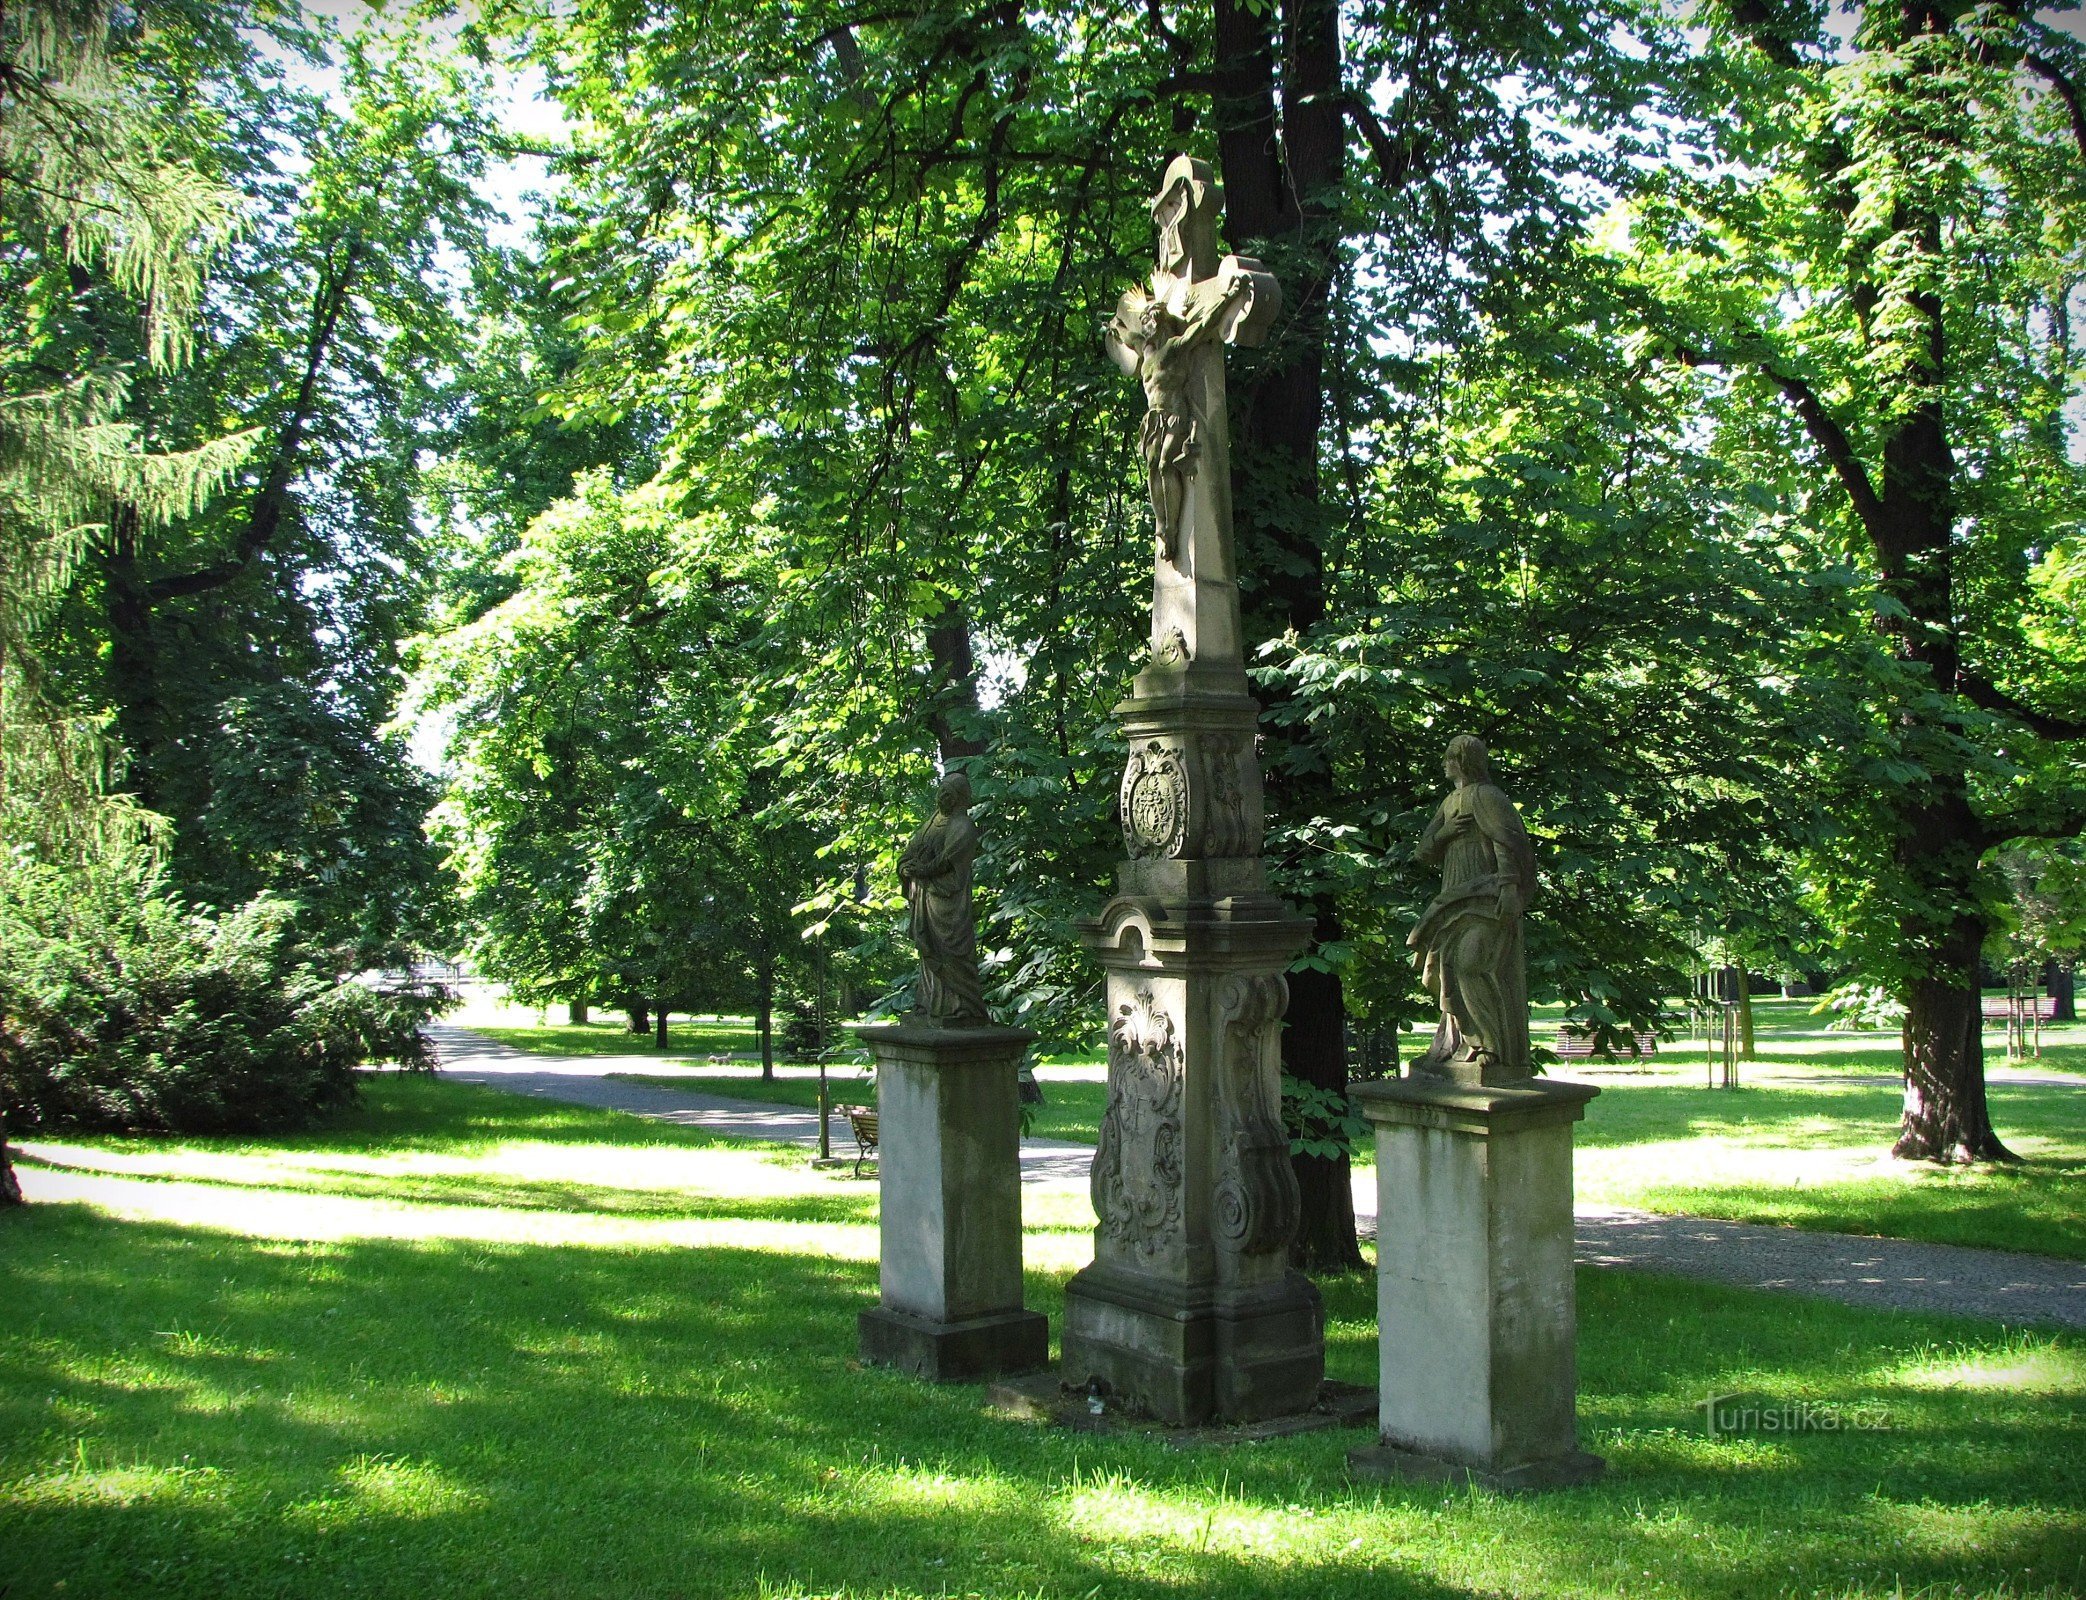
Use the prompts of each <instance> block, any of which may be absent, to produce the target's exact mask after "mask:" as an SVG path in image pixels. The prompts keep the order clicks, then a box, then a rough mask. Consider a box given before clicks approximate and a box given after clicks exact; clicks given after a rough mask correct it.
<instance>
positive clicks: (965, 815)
mask: <svg viewBox="0 0 2086 1600" xmlns="http://www.w3.org/2000/svg"><path fill="white" fill-rule="evenodd" d="M970 805H971V783H970V779H969V778H968V777H966V776H965V775H964V774H963V773H961V772H952V773H950V774H948V775H947V776H946V777H944V778H943V779H942V780H941V783H940V784H939V785H938V786H937V788H936V791H935V809H934V815H933V816H932V817H931V818H929V819H928V821H927V823H926V825H925V826H923V827H922V828H921V829H920V831H919V832H918V833H916V834H914V835H913V838H912V840H911V842H910V843H908V844H907V845H906V847H905V850H904V852H903V853H902V854H901V855H900V856H899V858H898V871H899V876H900V877H901V878H902V879H903V881H904V884H905V899H906V906H907V909H908V911H909V912H910V914H911V921H912V936H913V945H914V947H915V948H916V949H917V950H918V951H919V953H920V977H919V984H918V987H917V989H916V990H915V998H916V999H917V1001H918V1005H917V1006H916V1007H915V1009H914V1010H912V1011H910V1012H908V1013H907V1014H906V1015H905V1016H904V1017H902V1018H901V1019H900V1020H899V1021H897V1022H895V1023H881V1024H869V1025H866V1026H863V1027H860V1028H858V1029H857V1030H856V1032H857V1033H858V1034H859V1035H860V1037H861V1038H862V1040H863V1042H864V1043H866V1044H867V1045H868V1046H869V1048H870V1050H871V1051H873V1052H874V1053H875V1056H876V1063H877V1072H876V1101H877V1144H878V1150H879V1155H878V1161H877V1183H878V1187H879V1191H880V1195H879V1199H880V1205H879V1211H878V1228H879V1245H880V1249H879V1261H878V1269H877V1275H878V1281H879V1287H880V1290H881V1293H880V1297H879V1300H878V1303H877V1304H876V1305H875V1306H874V1307H872V1308H870V1309H869V1310H866V1311H864V1312H862V1313H861V1316H860V1318H859V1328H860V1337H861V1351H862V1359H863V1360H864V1361H868V1362H872V1363H875V1364H878V1365H882V1366H891V1367H898V1368H900V1369H901V1370H903V1371H906V1372H911V1373H915V1374H917V1375H919V1376H920V1377H923V1378H931V1379H933V1380H935V1381H936V1382H944V1383H948V1382H963V1381H968V1380H971V1379H977V1378H987V1377H993V1376H996V1375H999V1374H1002V1373H1014V1372H1029V1371H1033V1370H1034V1369H1036V1368H1038V1367H1041V1366H1043V1365H1044V1364H1045V1363H1046V1362H1048V1361H1049V1359H1050V1329H1049V1325H1048V1323H1047V1322H1046V1321H1045V1320H1044V1317H1043V1314H1042V1313H1041V1312H1038V1311H1030V1310H1027V1309H1025V1308H1024V1307H1023V1305H1022V1303H1021V1109H1020V1104H1019V1088H1018V1083H1017V1074H1018V1072H1019V1070H1020V1066H1021V1056H1022V1052H1023V1050H1024V1049H1026V1048H1027V1046H1028V1045H1029V1043H1030V1042H1031V1041H1032V1040H1033V1039H1034V1038H1035V1035H1034V1034H1032V1033H1029V1032H1028V1031H1027V1030H1025V1029H1022V1028H998V1027H994V1026H993V1024H992V1019H991V1017H990V1016H989V1015H988V1014H987V1012H986V1010H985V991H984V986H983V984H982V983H981V982H980V981H979V977H978V923H977V911H976V908H975V907H974V906H973V905H972V903H971V864H972V862H974V861H975V860H976V859H977V855H978V830H977V827H976V825H975V824H974V823H973V822H972V821H971V814H970Z"/></svg>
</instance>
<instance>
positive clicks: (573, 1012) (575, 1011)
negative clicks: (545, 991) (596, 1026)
mask: <svg viewBox="0 0 2086 1600" xmlns="http://www.w3.org/2000/svg"><path fill="white" fill-rule="evenodd" d="M587 1015H588V1012H587V1002H586V1001H584V1000H567V1001H566V1002H565V1020H566V1021H567V1022H569V1023H571V1024H572V1026H573V1027H575V1028H584V1027H585V1026H586V1025H587Z"/></svg>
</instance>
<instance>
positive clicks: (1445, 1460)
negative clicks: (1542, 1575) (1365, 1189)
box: [1350, 1078, 1601, 1488]
mask: <svg viewBox="0 0 2086 1600" xmlns="http://www.w3.org/2000/svg"><path fill="white" fill-rule="evenodd" d="M1599 1092H1600V1091H1599V1090H1597V1089H1594V1088H1592V1087H1590V1086H1588V1085H1585V1084H1577V1083H1554V1082H1550V1081H1548V1080H1545V1079H1528V1080H1525V1081H1524V1082H1522V1083H1520V1084H1517V1085H1512V1086H1499V1087H1476V1086H1463V1085H1458V1084H1453V1083H1448V1082H1445V1081H1442V1080H1439V1079H1426V1078H1401V1079H1396V1080H1393V1081H1391V1082H1388V1083H1370V1084H1363V1085H1361V1086H1359V1087H1358V1088H1357V1089H1356V1090H1355V1099H1356V1101H1357V1103H1358V1104H1359V1105H1360V1106H1361V1108H1362V1111H1363V1113H1364V1114H1365V1115H1366V1116H1367V1117H1368V1118H1369V1120H1370V1122H1371V1123H1373V1124H1374V1125H1375V1131H1376V1183H1377V1266H1376V1271H1377V1338H1378V1348H1379V1351H1380V1366H1381V1374H1382V1381H1381V1387H1380V1400H1379V1411H1378V1422H1379V1426H1380V1431H1381V1435H1382V1442H1383V1445H1384V1447H1385V1448H1383V1449H1381V1450H1374V1451H1358V1452H1356V1454H1355V1456H1354V1457H1352V1458H1350V1461H1351V1464H1352V1465H1353V1467H1354V1469H1355V1470H1356V1471H1358V1472H1368V1473H1378V1474H1385V1475H1394V1476H1419V1477H1428V1478H1435V1479H1441V1478H1448V1477H1460V1478H1462V1479H1464V1480H1467V1481H1475V1482H1478V1483H1484V1484H1490V1485H1492V1486H1494V1487H1499V1488H1540V1487H1548V1486H1551V1485H1554V1484H1563V1483H1583V1482H1586V1481H1587V1480H1588V1479H1589V1478H1590V1477H1592V1476H1594V1475H1597V1474H1598V1473H1599V1472H1600V1470H1601V1462H1600V1460H1599V1458H1598V1457H1595V1456H1589V1455H1587V1454H1586V1453H1585V1452H1583V1451H1581V1450H1580V1448H1579V1441H1578V1437H1577V1432H1576V1424H1575V1418H1574V1406H1575V1402H1576V1398H1577V1384H1578V1374H1577V1367H1576V1356H1575V1351H1574V1340H1575V1339H1576V1337H1577V1331H1578V1318H1577V1309H1576V1305H1575V1302H1574V1297H1573V1290H1572V1124H1573V1123H1575V1122H1577V1121H1578V1120H1579V1118H1580V1117H1581V1116H1583V1115H1584V1114H1585V1108H1586V1102H1587V1101H1589V1100H1591V1099H1592V1098H1593V1097H1594V1096H1595V1095H1596V1094H1598V1093H1599Z"/></svg>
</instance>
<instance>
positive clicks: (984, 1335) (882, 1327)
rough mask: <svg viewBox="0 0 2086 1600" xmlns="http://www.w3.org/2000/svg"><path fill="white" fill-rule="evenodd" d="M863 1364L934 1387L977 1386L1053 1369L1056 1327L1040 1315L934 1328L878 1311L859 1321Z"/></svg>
mask: <svg viewBox="0 0 2086 1600" xmlns="http://www.w3.org/2000/svg"><path fill="white" fill-rule="evenodd" d="M858 1324H859V1329H860V1333H861V1339H862V1359H863V1360H864V1361H866V1362H868V1363H869V1364H870V1365H871V1366H877V1367H896V1368H897V1369H898V1370H899V1371H900V1372H910V1373H911V1374H913V1376H914V1377H916V1378H925V1379H927V1380H928V1381H929V1382H930V1383H975V1382H977V1381H979V1380H980V1379H984V1378H997V1377H1005V1376H1008V1375H1011V1374H1014V1373H1018V1372H1034V1371H1036V1370H1038V1369H1039V1368H1041V1367H1044V1366H1047V1365H1049V1363H1050V1324H1049V1322H1048V1320H1046V1319H1045V1317H1044V1315H1043V1313H1042V1312H1040V1311H1001V1312H996V1313H995V1314H993V1315H992V1316H987V1317H972V1318H970V1319H969V1320H967V1321H964V1322H930V1321H928V1320H927V1319H926V1318H924V1317H915V1316H910V1315H908V1314H907V1313H905V1312H903V1311H889V1310H886V1309H885V1308H884V1307H882V1306H872V1307H871V1308H870V1309H869V1310H867V1311H864V1312H863V1313H862V1314H861V1316H860V1317H859V1318H858Z"/></svg>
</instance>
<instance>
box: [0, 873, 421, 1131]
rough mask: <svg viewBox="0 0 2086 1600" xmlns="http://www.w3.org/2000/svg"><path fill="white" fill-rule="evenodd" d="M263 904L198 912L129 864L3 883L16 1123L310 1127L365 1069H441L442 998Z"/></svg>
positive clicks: (1, 1036) (2, 1048)
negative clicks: (376, 975)
mask: <svg viewBox="0 0 2086 1600" xmlns="http://www.w3.org/2000/svg"><path fill="white" fill-rule="evenodd" d="M342 965H343V958H341V957H339V956H335V955H332V954H330V953H328V952H326V951H322V950H317V949H314V948H312V947H310V946H309V945H307V944H305V943H303V942H302V941H301V940H300V938H299V936H298V934H297V929H296V906H295V905H294V903H293V902H290V901H288V900H284V899H282V898H279V897H276V896H272V895H263V896H261V897H260V898H258V899H255V900H253V901H252V902H250V903H249V904H247V905H245V906H242V907H240V908H238V909H237V910H234V911H228V912H224V913H222V914H215V913H210V912H205V911H199V910H196V909H195V908H193V907H190V906H187V905H184V904H182V903H181V902H179V901H177V900H175V899H173V898H172V897H170V896H168V895H166V894H164V893H163V892H161V891H160V889H159V888H158V886H157V885H156V883H155V882H154V881H153V880H151V879H150V878H147V879H145V880H144V881H143V882H142V883H141V882H140V880H139V878H138V877H137V876H136V875H134V874H128V873H124V872H120V871H119V872H107V873H97V872H94V871H93V870H91V869H90V870H89V871H88V872H86V873H81V872H77V871H72V872H58V871H51V870H45V869H38V868H33V867H32V868H27V869H21V868H18V869H16V870H15V871H13V872H10V873H8V874H7V876H6V878H5V881H4V883H0V1113H4V1115H5V1119H6V1123H7V1125H8V1127H9V1128H10V1129H11V1130H12V1131H13V1132H15V1133H16V1134H17V1135H19V1134H21V1133H23V1132H25V1131H27V1130H29V1129H32V1128H39V1127H41V1128H58V1127H71V1128H88V1129H105V1130H121V1131H137V1132H143V1131H165V1132H173V1131H179V1132H218V1131H233V1130H254V1129H264V1128H285V1127H295V1126H299V1125H301V1124H305V1123H308V1122H310V1121H311V1120H312V1119H313V1118H314V1117H316V1116H317V1115H319V1114H320V1113H322V1112H324V1111H327V1110H330V1109H332V1108H333V1107H336V1106H340V1105H343V1104H346V1103H347V1102H349V1101H351V1100H353V1099H354V1096H355V1068H356V1067H357V1066H359V1065H361V1064H362V1063H363V1062H366V1061H393V1062H397V1063H400V1064H401V1065H404V1066H408V1067H413V1068H426V1067H429V1066H431V1065H432V1062H431V1060H430V1058H429V1055H428V1049H427V1045H426V1042H425V1041H424V1040H423V1039H422V1037H421V1035H420V1032H419V1025H420V1024H421V1023H422V1022H424V1021H425V1020H426V1019H427V1018H428V1017H429V1016H431V1015H433V1014H434V1012H435V1011H436V1010H437V1009H439V1007H440V1005H441V1004H442V1003H443V1000H444V999H445V998H446V997H445V996H442V995H441V994H440V993H439V991H436V992H432V993H412V992H405V993H388V992H385V991H383V990H380V989H377V988H373V987H370V986H368V985H365V984H362V983H359V982H356V981H355V980H354V979H353V978H352V977H350V976H348V975H347V974H346V973H345V972H344V971H343V970H342Z"/></svg>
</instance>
